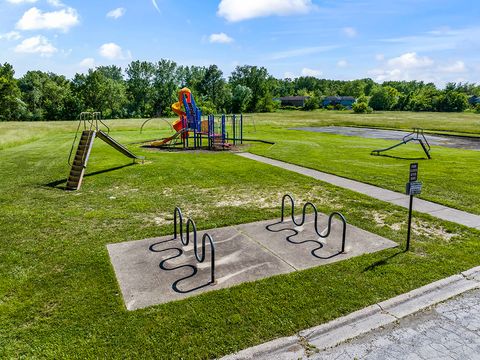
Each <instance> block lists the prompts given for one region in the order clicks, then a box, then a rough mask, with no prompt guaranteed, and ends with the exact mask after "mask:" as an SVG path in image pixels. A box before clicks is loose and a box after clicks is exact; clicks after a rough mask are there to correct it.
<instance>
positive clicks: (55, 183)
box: [43, 163, 135, 190]
mask: <svg viewBox="0 0 480 360" xmlns="http://www.w3.org/2000/svg"><path fill="white" fill-rule="evenodd" d="M132 165H135V164H134V163H130V164H126V165H121V166H116V167H113V168H110V169H105V170H99V171H95V172H92V173H89V174H85V175H84V177H89V176H94V175H100V174H104V173H107V172H110V171H115V170H120V169H123V168H126V167H129V166H132ZM67 180H68V179H61V180H56V181H52V182H49V183H48V184H44V185H43V186H46V187H50V188H57V189H62V190H65V189H66V188H67ZM61 184H65V185H64V186H60V185H61Z"/></svg>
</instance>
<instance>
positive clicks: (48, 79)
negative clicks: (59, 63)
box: [19, 71, 75, 120]
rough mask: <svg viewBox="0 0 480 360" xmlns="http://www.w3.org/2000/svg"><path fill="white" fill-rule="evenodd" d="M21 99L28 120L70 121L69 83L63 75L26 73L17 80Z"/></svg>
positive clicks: (70, 95)
mask: <svg viewBox="0 0 480 360" xmlns="http://www.w3.org/2000/svg"><path fill="white" fill-rule="evenodd" d="M19 86H20V90H21V91H22V99H23V101H24V102H25V105H26V109H27V111H26V113H25V118H26V119H29V120H62V119H71V118H74V117H75V114H73V115H72V114H70V113H69V111H70V110H71V108H70V102H71V99H72V91H71V82H70V81H69V80H68V79H67V78H65V76H63V75H57V74H54V73H45V72H42V71H28V72H27V73H26V74H25V75H24V76H22V77H21V78H20V79H19Z"/></svg>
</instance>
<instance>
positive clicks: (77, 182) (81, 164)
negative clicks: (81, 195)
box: [67, 130, 95, 190]
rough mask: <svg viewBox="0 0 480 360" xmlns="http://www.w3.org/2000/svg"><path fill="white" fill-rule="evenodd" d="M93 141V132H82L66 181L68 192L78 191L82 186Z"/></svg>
mask: <svg viewBox="0 0 480 360" xmlns="http://www.w3.org/2000/svg"><path fill="white" fill-rule="evenodd" d="M93 140H95V131H93V130H84V131H83V132H82V136H81V137H80V142H79V143H78V147H77V152H76V153H75V157H74V159H73V162H72V167H71V169H70V175H69V176H68V180H67V189H68V190H78V189H80V186H81V185H82V180H83V175H85V169H86V167H87V162H88V158H89V156H90V152H91V150H92V147H93Z"/></svg>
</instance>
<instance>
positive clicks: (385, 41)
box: [0, 0, 480, 87]
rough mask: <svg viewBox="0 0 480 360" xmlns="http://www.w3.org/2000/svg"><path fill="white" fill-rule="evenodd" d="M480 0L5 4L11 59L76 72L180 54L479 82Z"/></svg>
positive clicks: (320, 71)
mask: <svg viewBox="0 0 480 360" xmlns="http://www.w3.org/2000/svg"><path fill="white" fill-rule="evenodd" d="M479 20H480V6H478V4H477V3H476V2H475V1H473V0H468V1H467V0H456V1H455V0H449V1H447V0H435V1H431V0H415V1H414V0H396V1H388V0H359V1H351V0H338V1H333V0H182V1H178V0H136V1H126V0H124V1H120V0H100V1H98V0H97V1H88V0H0V63H4V62H8V63H10V64H12V65H13V67H14V69H15V71H16V76H17V77H20V76H22V75H23V74H24V73H25V72H26V71H28V70H42V71H51V72H55V73H57V74H63V75H65V76H67V77H68V78H72V77H73V76H74V75H75V73H77V72H78V73H82V72H86V71H87V70H88V69H89V68H94V67H96V66H100V65H118V66H121V67H122V68H125V67H126V66H127V65H128V63H130V62H131V61H133V60H142V61H143V60H146V61H152V62H154V61H158V60H160V59H162V58H164V59H170V60H173V61H175V62H177V63H178V64H181V65H199V66H208V65H211V64H216V65H218V66H219V67H220V69H221V70H222V71H223V72H224V75H225V76H226V77H228V75H229V74H230V73H231V72H232V71H233V70H234V69H235V67H236V66H238V65H246V64H247V65H257V66H264V67H266V68H267V69H268V71H269V72H270V74H272V75H274V76H275V77H277V78H286V77H289V78H295V77H298V76H315V77H318V78H327V79H338V80H351V79H360V78H366V77H369V78H372V79H374V80H375V81H378V82H383V81H388V80H422V81H426V82H434V83H435V84H437V85H438V86H440V87H442V86H444V85H445V83H446V82H471V83H472V82H473V83H479V84H480V21H479Z"/></svg>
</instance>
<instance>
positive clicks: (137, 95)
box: [126, 60, 163, 117]
mask: <svg viewBox="0 0 480 360" xmlns="http://www.w3.org/2000/svg"><path fill="white" fill-rule="evenodd" d="M126 74H127V80H126V82H127V98H128V103H129V115H130V116H133V117H142V116H146V115H147V114H151V113H153V98H154V88H153V81H154V78H155V66H154V65H153V64H152V63H150V62H147V61H138V60H137V61H132V62H131V63H130V64H129V65H128V67H127V69H126ZM162 110H163V109H162Z"/></svg>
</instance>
